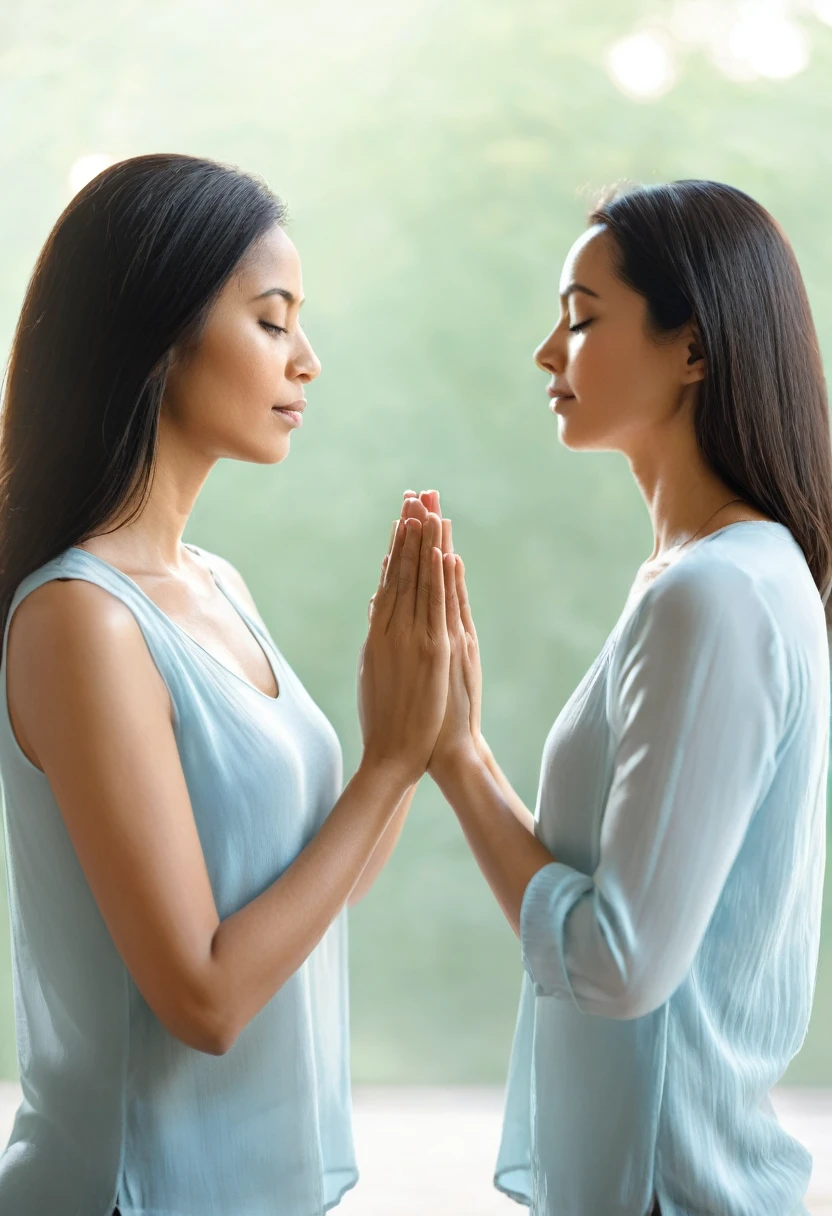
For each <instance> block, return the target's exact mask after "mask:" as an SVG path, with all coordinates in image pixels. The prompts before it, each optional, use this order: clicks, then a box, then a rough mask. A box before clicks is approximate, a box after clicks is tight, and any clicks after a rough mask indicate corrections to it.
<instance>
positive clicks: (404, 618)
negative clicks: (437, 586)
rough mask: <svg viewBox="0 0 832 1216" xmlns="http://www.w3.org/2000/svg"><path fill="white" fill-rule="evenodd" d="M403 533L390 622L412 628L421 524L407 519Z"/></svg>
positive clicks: (417, 579) (414, 612) (415, 520)
mask: <svg viewBox="0 0 832 1216" xmlns="http://www.w3.org/2000/svg"><path fill="white" fill-rule="evenodd" d="M401 531H403V533H404V543H403V545H402V551H401V560H400V562H399V568H398V577H397V580H396V603H395V605H394V608H393V612H392V615H391V617H390V621H391V623H394V622H398V623H399V624H401V625H404V626H410V625H412V624H413V618H414V616H415V615H416V587H417V584H418V581H419V553H420V550H421V546H422V525H421V522H420V521H419V520H418V519H406V520H405V522H404V528H403V529H401ZM391 577H392V575H391Z"/></svg>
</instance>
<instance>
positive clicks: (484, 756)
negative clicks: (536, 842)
mask: <svg viewBox="0 0 832 1216" xmlns="http://www.w3.org/2000/svg"><path fill="white" fill-rule="evenodd" d="M476 749H477V753H478V755H479V757H480V760H481V761H482V762H483V764H484V765H485V767H486V768H487V769H488V771H489V773H490V774H491V776H492V778H493V779H494V783H495V785H496V786H497V788H498V789H499V791H500V793H501V794H502V795H503V798H504V799H505V801H506V803H507V805H508V806H509V807H510V808H511V810H512V812H513V813H514V815H515V817H516V818H517V819H518V820H519V822H520V823H522V825H523V827H524V828H525V829H526V831H527V832H531V833H532V835H534V815H533V814H532V813H531V811H530V810H529V808H528V807H527V806H526V804H525V802H524V801H523V799H522V798H521V797H520V795H519V794H518V793H517V791H516V790H515V788H514V786H513V785H512V784H511V782H510V781H509V779H508V777H506V775H505V773H504V772H503V770H502V769H501V768H500V766H499V764H498V763H497V761H496V760H495V759H494V753H493V752H492V751H491V748H490V747H489V746H488V744H487V743H486V741H485V739H484V738H483V737H482V735H480V737H479V739H478V741H477V744H476Z"/></svg>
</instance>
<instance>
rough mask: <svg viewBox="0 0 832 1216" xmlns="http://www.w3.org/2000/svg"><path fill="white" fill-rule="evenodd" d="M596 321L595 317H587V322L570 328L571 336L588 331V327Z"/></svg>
mask: <svg viewBox="0 0 832 1216" xmlns="http://www.w3.org/2000/svg"><path fill="white" fill-rule="evenodd" d="M594 320H595V318H594V317H587V319H586V320H585V321H578V323H577V324H576V325H570V326H569V332H570V334H579V333H580V332H581V330H582V329H586V327H587V325H591V324H592V322H593V321H594Z"/></svg>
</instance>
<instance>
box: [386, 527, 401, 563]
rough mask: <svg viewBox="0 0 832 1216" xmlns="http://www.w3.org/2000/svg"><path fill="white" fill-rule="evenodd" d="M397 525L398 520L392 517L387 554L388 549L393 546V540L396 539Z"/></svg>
mask: <svg viewBox="0 0 832 1216" xmlns="http://www.w3.org/2000/svg"><path fill="white" fill-rule="evenodd" d="M398 526H399V521H398V520H397V519H394V520H393V522H392V524H391V525H390V539H389V541H388V542H387V552H388V554H389V553H390V551H391V550H392V548H393V541H394V540H395V539H396V529H397V528H398Z"/></svg>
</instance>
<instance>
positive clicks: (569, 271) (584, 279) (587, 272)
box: [558, 224, 613, 295]
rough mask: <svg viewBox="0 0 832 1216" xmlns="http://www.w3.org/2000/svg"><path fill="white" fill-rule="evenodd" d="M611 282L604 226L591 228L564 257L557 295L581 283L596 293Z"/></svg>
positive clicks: (608, 241) (608, 243)
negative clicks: (572, 285)
mask: <svg viewBox="0 0 832 1216" xmlns="http://www.w3.org/2000/svg"><path fill="white" fill-rule="evenodd" d="M612 278H613V270H612V263H611V258H610V237H609V233H608V232H607V229H606V227H605V225H603V224H593V225H592V227H591V228H587V230H586V232H582V233H581V235H580V236H579V237H578V239H577V240H576V241H575V243H574V244H573V245H572V248H571V249H570V250H569V252H568V253H567V255H566V259H565V261H564V263H563V270H562V271H561V275H560V283H559V285H558V291H559V293H560V294H561V295H562V294H563V293H564V291H566V288H567V287H568V286H569V284H570V283H582V284H583V285H584V286H585V287H591V288H592V289H593V291H597V292H599V293H600V292H601V290H602V288H603V286H604V284H608V283H609V280H610V279H612Z"/></svg>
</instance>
